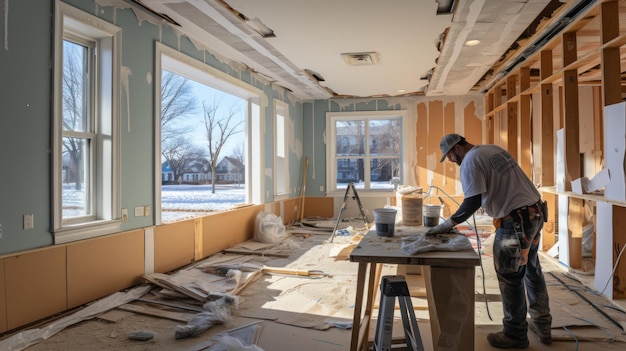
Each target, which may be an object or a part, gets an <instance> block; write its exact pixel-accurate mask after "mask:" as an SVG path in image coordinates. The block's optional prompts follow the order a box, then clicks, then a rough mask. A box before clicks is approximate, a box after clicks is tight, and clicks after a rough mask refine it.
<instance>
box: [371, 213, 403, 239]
mask: <svg viewBox="0 0 626 351" xmlns="http://www.w3.org/2000/svg"><path fill="white" fill-rule="evenodd" d="M397 213H398V211H397V210H394V209H393V208H376V209H374V223H376V235H378V236H393V232H394V230H395V229H396V214H397Z"/></svg>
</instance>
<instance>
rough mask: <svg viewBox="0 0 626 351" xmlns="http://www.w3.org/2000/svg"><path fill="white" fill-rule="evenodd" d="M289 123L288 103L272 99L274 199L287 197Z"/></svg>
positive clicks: (290, 134) (291, 135)
mask: <svg viewBox="0 0 626 351" xmlns="http://www.w3.org/2000/svg"><path fill="white" fill-rule="evenodd" d="M289 125H290V123H289V105H287V104H286V103H284V102H283V101H280V100H277V99H274V200H282V199H286V198H288V197H289V189H290V188H289V187H290V185H289V141H290V137H293V131H291V133H289V131H288V130H287V128H288V126H289ZM281 155H282V157H281Z"/></svg>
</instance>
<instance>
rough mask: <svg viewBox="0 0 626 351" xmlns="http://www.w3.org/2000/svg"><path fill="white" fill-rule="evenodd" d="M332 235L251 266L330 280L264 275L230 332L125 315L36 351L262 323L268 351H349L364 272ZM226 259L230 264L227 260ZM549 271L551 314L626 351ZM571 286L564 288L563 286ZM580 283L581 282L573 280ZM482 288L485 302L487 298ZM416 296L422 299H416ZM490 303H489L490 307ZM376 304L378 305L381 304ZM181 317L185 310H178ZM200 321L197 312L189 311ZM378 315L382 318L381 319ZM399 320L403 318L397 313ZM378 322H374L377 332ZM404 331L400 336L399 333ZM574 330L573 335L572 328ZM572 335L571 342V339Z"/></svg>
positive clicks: (491, 280)
mask: <svg viewBox="0 0 626 351" xmlns="http://www.w3.org/2000/svg"><path fill="white" fill-rule="evenodd" d="M328 239H329V236H328V235H327V234H319V233H313V234H312V235H309V236H301V235H298V236H293V237H292V238H291V240H290V241H289V244H288V245H289V247H290V250H291V252H292V253H291V254H290V257H289V258H281V257H259V256H254V257H253V258H252V259H253V260H254V261H255V262H256V263H258V264H264V265H267V266H272V267H280V266H286V267H289V268H292V269H302V270H319V271H323V272H326V273H328V274H329V276H326V277H322V278H316V279H311V278H306V277H294V276H288V275H279V274H273V275H268V274H264V275H262V276H260V278H259V279H257V280H256V281H254V282H252V283H250V284H249V285H248V286H246V288H245V289H244V290H242V291H241V292H240V293H239V305H238V307H239V308H238V310H237V312H235V313H234V314H233V315H234V319H233V320H232V321H230V322H228V323H227V324H225V325H216V326H214V327H212V328H210V329H209V330H207V331H206V332H204V333H202V334H200V335H199V336H197V337H193V338H188V339H180V340H176V339H175V338H174V330H175V328H176V326H178V325H181V322H177V321H173V320H169V319H166V318H158V317H154V316H146V315H140V314H135V313H129V314H122V315H120V314H118V315H116V318H107V319H104V318H103V319H99V318H95V319H92V320H89V321H85V322H81V323H79V324H76V325H74V326H71V327H68V328H66V329H64V330H63V331H61V332H60V333H58V334H56V335H54V336H52V337H51V338H49V339H48V340H45V341H42V342H40V343H38V344H36V345H34V346H32V347H30V348H28V350H29V351H33V350H34V351H44V350H45V351H51V350H52V351H54V350H64V351H78V350H86V349H89V350H130V351H135V350H136V351H139V350H151V351H152V350H155V351H159V350H163V351H165V350H173V351H176V350H186V351H190V350H201V348H199V345H204V344H207V343H208V342H209V340H210V339H211V337H212V336H214V335H217V334H219V333H223V332H225V331H227V330H230V329H232V328H236V327H238V326H242V325H246V324H248V323H251V322H255V321H256V322H258V324H259V326H260V329H259V334H258V341H257V345H258V346H259V347H261V348H262V349H263V350H267V351H270V350H271V351H282V350H298V351H309V350H310V351H314V350H315V351H326V350H328V351H330V350H347V349H348V348H349V340H350V334H351V331H350V330H349V329H342V328H341V326H342V325H343V324H342V323H346V322H347V323H349V322H351V319H352V312H353V308H354V306H353V304H354V293H355V287H356V270H357V265H356V264H354V263H351V262H349V261H347V260H345V259H343V260H342V259H339V260H337V257H336V255H333V252H334V253H337V252H340V251H341V248H343V247H346V246H349V245H351V244H354V242H353V241H354V240H357V241H358V237H339V236H337V237H335V239H334V240H333V243H330V242H328ZM218 255H220V257H219V259H220V260H224V259H225V257H224V255H223V254H218ZM541 259H542V264H543V265H544V270H545V271H546V272H552V273H554V276H553V275H552V273H546V279H547V280H548V282H549V285H550V297H551V305H552V310H553V313H554V315H555V323H556V324H559V325H573V324H577V323H579V324H580V323H582V322H581V321H580V319H579V317H580V316H585V319H586V320H589V321H592V322H593V323H594V324H597V325H598V326H601V327H602V328H603V329H600V328H596V327H593V326H592V327H588V328H586V330H584V333H583V331H582V330H577V331H575V332H576V333H578V334H577V335H580V336H582V335H585V336H586V337H587V338H589V339H593V338H596V341H579V343H578V349H579V350H594V351H596V350H599V351H602V350H623V349H624V348H625V347H626V343H624V342H622V341H613V342H606V341H602V340H605V339H606V336H607V331H608V332H609V333H611V334H613V336H614V337H615V339H617V340H623V339H624V335H623V334H620V332H619V330H618V328H617V327H615V326H611V323H610V322H609V321H608V320H607V319H606V318H604V317H603V316H602V315H600V314H599V313H598V312H597V311H595V310H594V308H593V307H591V306H590V304H589V303H588V302H587V301H585V300H583V299H581V298H580V297H579V296H578V295H577V294H575V293H574V292H573V290H572V289H577V290H580V291H584V290H585V286H584V285H583V284H581V283H579V282H577V281H576V280H574V279H570V278H569V277H568V276H567V275H564V274H563V273H566V272H565V270H564V269H563V267H562V266H560V265H559V264H558V263H556V261H555V260H553V259H551V258H547V257H545V256H543V257H542V258H541ZM396 270H397V267H396V266H395V265H385V266H384V267H383V274H395V273H396ZM555 277H558V278H559V279H561V280H563V281H564V282H565V284H564V283H561V282H560V281H559V280H558V279H556V278H555ZM574 277H575V276H574ZM407 281H408V282H409V284H410V288H411V290H414V291H417V292H419V291H421V290H420V289H421V288H422V287H421V286H420V285H423V280H422V279H421V277H420V276H419V275H417V276H410V277H407ZM483 282H484V289H485V291H486V295H483V294H482V292H483ZM475 290H476V312H475V314H476V316H475V323H476V335H475V340H476V341H475V349H476V350H495V349H494V348H491V347H490V346H489V345H488V343H487V341H486V335H487V333H489V332H495V331H499V330H500V329H501V319H502V311H501V304H500V302H499V301H500V299H499V292H498V285H497V282H496V279H495V273H494V272H493V263H492V261H491V257H490V256H484V257H483V268H482V269H481V267H478V268H477V270H476V286H475ZM416 295H419V293H418V294H416ZM485 296H486V298H487V300H488V303H487V304H486V303H485ZM588 298H589V299H590V301H591V302H592V304H595V305H597V306H601V307H602V306H605V305H606V306H608V305H612V306H615V305H616V304H615V303H613V302H611V301H607V300H606V299H604V298H603V297H602V296H591V297H588ZM412 301H413V304H414V307H415V312H416V316H417V318H418V319H419V327H420V331H421V335H422V339H423V342H424V346H425V348H426V350H432V342H431V338H430V329H429V324H428V311H427V310H426V309H425V308H424V307H426V301H425V299H424V298H422V297H419V296H417V297H413V298H412ZM376 304H377V303H376ZM603 310H605V311H608V310H612V311H610V312H609V313H611V316H613V317H612V318H616V319H621V320H626V314H624V313H622V312H618V311H616V310H613V309H612V308H609V307H603ZM178 312H181V311H178ZM189 313H191V314H193V313H192V312H189ZM375 315H377V312H375ZM398 317H399V313H398ZM375 323H376V321H375V320H373V321H372V332H371V333H370V336H371V335H374V326H375ZM396 329H397V330H396ZM572 329H574V328H572ZM137 330H149V331H152V332H154V333H155V335H156V336H155V338H154V339H153V340H150V341H130V340H128V339H127V335H128V333H130V332H133V331H137ZM553 334H554V335H555V339H559V338H563V339H564V340H560V339H559V340H556V341H555V342H554V343H553V344H552V345H551V346H549V347H548V346H545V345H543V344H541V343H540V342H539V341H538V339H537V338H536V337H534V335H532V334H529V339H530V347H529V349H531V350H568V351H569V350H574V349H576V347H577V345H576V341H575V340H574V338H572V337H571V335H569V338H568V334H567V331H565V329H562V328H560V329H558V330H557V329H555V330H554V333H553ZM394 335H396V336H399V337H401V336H402V335H401V330H400V329H399V328H394ZM564 335H565V336H564Z"/></svg>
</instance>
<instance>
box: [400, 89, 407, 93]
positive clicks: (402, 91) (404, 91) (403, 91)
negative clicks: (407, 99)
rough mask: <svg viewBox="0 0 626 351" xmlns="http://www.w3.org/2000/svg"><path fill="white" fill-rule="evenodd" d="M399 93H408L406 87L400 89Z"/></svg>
mask: <svg viewBox="0 0 626 351" xmlns="http://www.w3.org/2000/svg"><path fill="white" fill-rule="evenodd" d="M398 93H406V90H405V89H398Z"/></svg>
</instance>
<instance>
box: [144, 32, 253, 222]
mask: <svg viewBox="0 0 626 351" xmlns="http://www.w3.org/2000/svg"><path fill="white" fill-rule="evenodd" d="M155 66H156V67H157V68H160V70H157V72H158V73H157V74H156V77H155V89H156V91H155V94H156V96H157V99H156V101H157V105H158V106H156V108H155V110H156V111H160V113H157V114H156V118H157V121H156V125H157V127H158V128H157V131H156V133H157V134H156V136H155V137H156V140H157V152H155V154H156V160H155V161H156V165H157V170H156V174H155V180H156V187H157V188H156V189H155V193H156V204H155V216H156V222H157V224H161V223H164V222H173V221H178V220H182V219H186V218H192V217H199V216H203V215H206V214H207V213H209V212H214V211H223V210H228V209H231V208H233V207H236V206H238V205H241V204H243V203H263V202H264V200H263V192H264V187H263V184H264V179H265V175H264V171H263V170H262V165H263V163H264V161H263V153H262V143H263V142H264V140H263V137H262V135H263V132H262V131H263V130H262V124H261V123H260V121H261V120H262V118H261V111H262V110H264V109H261V108H259V101H260V96H261V94H262V92H261V91H260V90H258V89H256V88H253V87H252V86H249V85H248V84H246V83H243V82H242V81H240V80H238V79H235V78H233V77H231V76H229V75H228V74H226V73H224V72H221V71H219V70H217V69H215V68H213V67H210V66H208V65H206V64H204V63H202V62H199V61H197V60H195V59H193V58H191V57H189V56H186V55H184V54H183V53H180V52H178V51H176V50H174V49H171V48H169V47H167V46H165V45H163V44H161V43H156V65H155ZM159 96H160V98H158V97H159Z"/></svg>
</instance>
